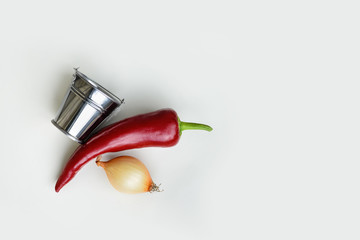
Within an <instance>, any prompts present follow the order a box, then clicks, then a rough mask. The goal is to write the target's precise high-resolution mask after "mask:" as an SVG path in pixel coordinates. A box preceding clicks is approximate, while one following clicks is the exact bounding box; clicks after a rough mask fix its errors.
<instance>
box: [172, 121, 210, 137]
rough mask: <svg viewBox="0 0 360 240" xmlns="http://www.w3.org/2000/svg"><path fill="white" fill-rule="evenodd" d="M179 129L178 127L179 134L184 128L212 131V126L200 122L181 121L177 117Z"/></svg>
mask: <svg viewBox="0 0 360 240" xmlns="http://www.w3.org/2000/svg"><path fill="white" fill-rule="evenodd" d="M179 129H180V135H181V133H182V131H184V130H205V131H208V132H210V131H212V130H213V129H212V127H210V126H208V125H205V124H201V123H190V122H182V121H180V119H179Z"/></svg>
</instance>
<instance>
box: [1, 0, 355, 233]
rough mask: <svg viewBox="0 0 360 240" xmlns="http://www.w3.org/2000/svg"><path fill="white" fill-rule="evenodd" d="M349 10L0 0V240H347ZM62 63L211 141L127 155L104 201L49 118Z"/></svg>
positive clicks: (342, 4) (330, 5) (62, 78)
mask: <svg viewBox="0 0 360 240" xmlns="http://www.w3.org/2000/svg"><path fill="white" fill-rule="evenodd" d="M359 12H360V8H359V4H358V1H318V0H311V1H306V0H305V1H196V0H192V1H98V2H95V1H76V0H71V1H57V2H55V1H38V0H32V1H1V2H0V36H1V37H0V43H1V44H0V79H1V80H0V81H1V88H0V110H1V115H0V116H1V118H0V124H1V135H0V136H1V137H0V139H1V145H0V146H1V150H2V151H1V153H2V156H1V167H0V194H1V196H0V239H159V240H160V239H277V240H279V239H287V240H288V239H347V240H349V239H359V238H360V229H359V224H360V204H359V203H360V194H359V185H360V174H359V170H360V169H359V168H360V164H359V161H360V159H359V155H360V154H359V144H360V140H359V138H360V128H359V126H360V115H359V100H360V94H359V86H360V85H359V77H360V69H359V64H360V35H359V27H360V14H359ZM73 67H80V70H81V71H82V72H84V73H85V74H86V75H88V76H89V77H91V78H93V79H94V80H96V81H97V82H99V83H100V84H102V85H103V86H105V87H106V88H107V89H109V90H111V91H112V92H114V93H115V94H116V95H118V96H119V97H121V98H125V101H126V104H125V105H124V106H123V108H122V110H121V112H120V113H119V114H118V115H116V116H115V117H114V118H113V121H117V120H121V119H123V118H126V117H129V116H132V115H135V114H139V113H145V112H149V111H153V110H157V109H160V108H164V107H171V108H173V109H175V110H176V111H177V113H178V114H179V116H180V118H181V119H182V120H185V121H196V122H203V123H207V124H209V125H211V126H212V127H213V128H214V131H213V132H211V133H208V132H201V131H197V132H196V131H192V132H191V131H188V132H184V134H183V136H182V139H181V140H180V142H179V144H178V145H177V146H175V147H173V148H167V149H160V148H148V149H140V150H131V151H126V152H123V153H117V154H108V155H106V156H105V159H110V158H111V157H115V156H117V155H121V154H127V155H132V156H135V157H137V158H139V159H141V160H142V161H143V162H144V163H145V165H146V166H147V167H148V169H149V171H150V173H151V175H152V177H153V180H154V181H155V182H156V183H161V184H162V185H161V186H162V188H163V189H164V190H165V191H164V192H162V193H154V194H140V195H126V194H122V193H119V192H117V191H115V190H114V189H113V188H112V187H111V185H110V184H109V183H108V180H107V178H106V175H105V173H104V171H103V169H101V168H98V167H97V166H96V165H95V163H94V161H92V162H90V163H89V164H88V165H86V166H85V167H84V168H83V169H82V170H81V171H80V172H79V174H78V175H77V176H76V177H75V178H74V179H73V180H72V181H71V182H70V183H69V184H68V185H66V186H65V187H64V188H63V189H62V191H61V192H60V193H55V191H54V185H55V182H56V179H57V177H58V176H59V174H60V172H61V170H62V168H63V166H64V164H65V162H66V161H67V159H68V157H69V155H70V154H71V153H72V152H73V151H74V149H75V148H76V146H77V144H76V143H75V142H72V141H71V140H70V139H68V138H67V137H66V136H65V135H63V134H62V133H61V132H60V131H59V130H57V129H56V128H55V127H54V126H53V125H52V124H51V122H50V120H51V119H52V118H53V117H54V116H55V114H56V111H57V109H58V107H59V105H60V103H61V101H62V98H63V96H64V94H65V92H66V89H67V87H68V86H69V84H70V82H71V79H72V74H73V70H72V68H73Z"/></svg>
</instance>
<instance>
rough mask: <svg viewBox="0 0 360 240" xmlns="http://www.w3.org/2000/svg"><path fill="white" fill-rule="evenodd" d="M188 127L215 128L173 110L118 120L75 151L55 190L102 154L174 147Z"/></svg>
mask: <svg viewBox="0 0 360 240" xmlns="http://www.w3.org/2000/svg"><path fill="white" fill-rule="evenodd" d="M187 129H201V130H207V131H211V130H212V128H211V127H210V126H207V125H204V124H198V123H186V122H181V121H180V120H179V118H178V116H177V114H176V112H175V111H174V110H172V109H162V110H158V111H155V112H151V113H146V114H141V115H137V116H134V117H130V118H127V119H125V120H122V121H120V122H117V123H114V124H112V125H110V126H108V127H106V128H104V129H103V130H101V131H100V132H98V133H97V134H95V135H94V136H93V137H92V138H91V139H90V140H89V141H88V142H86V143H85V144H83V145H80V146H79V147H78V148H77V149H76V150H75V152H74V153H73V155H72V156H71V157H70V159H69V161H68V163H67V164H66V166H65V168H64V170H63V172H62V174H61V175H60V177H59V179H58V181H57V183H56V186H55V191H56V192H59V191H60V189H61V188H62V187H63V186H64V185H65V184H66V183H68V182H69V181H70V180H71V179H72V178H73V177H74V176H75V175H76V173H77V172H78V171H79V170H80V169H81V168H82V166H84V165H85V164H86V163H87V162H89V161H90V160H91V159H93V158H95V157H97V156H99V155H101V154H104V153H106V152H119V151H123V150H128V149H134V148H143V147H171V146H174V145H175V144H176V143H177V142H178V141H179V139H180V136H181V132H182V131H183V130H187Z"/></svg>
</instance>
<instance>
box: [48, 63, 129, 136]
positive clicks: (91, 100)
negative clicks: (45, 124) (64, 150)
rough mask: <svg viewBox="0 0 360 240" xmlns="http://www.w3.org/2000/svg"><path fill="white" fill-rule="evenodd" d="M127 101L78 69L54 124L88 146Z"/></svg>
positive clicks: (53, 121)
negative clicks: (105, 122) (97, 131)
mask: <svg viewBox="0 0 360 240" xmlns="http://www.w3.org/2000/svg"><path fill="white" fill-rule="evenodd" d="M123 102H124V100H120V99H119V98H118V97H116V96H115V95H114V94H112V93H110V92H109V91H108V90H106V89H105V88H104V87H102V86H101V85H99V84H98V83H96V82H95V81H93V80H91V79H89V78H88V77H87V76H85V75H84V74H83V73H81V72H79V71H78V70H77V69H75V74H74V80H73V82H72V83H71V85H70V88H69V89H68V91H67V93H66V95H65V97H64V100H63V102H62V104H61V106H60V108H59V111H58V113H57V115H56V117H55V118H54V119H53V120H52V121H51V122H52V123H53V124H54V125H55V126H56V127H57V128H58V129H60V130H61V131H62V132H63V133H65V134H66V135H67V136H68V137H70V138H71V139H72V140H75V141H77V142H79V143H84V142H86V140H87V139H88V138H89V137H90V135H91V133H92V132H94V130H95V129H96V128H97V127H99V125H100V124H101V123H103V122H104V120H105V119H107V118H108V117H109V116H110V115H111V114H112V113H113V112H114V111H115V110H116V109H118V108H119V106H120V105H121V104H122V103H123Z"/></svg>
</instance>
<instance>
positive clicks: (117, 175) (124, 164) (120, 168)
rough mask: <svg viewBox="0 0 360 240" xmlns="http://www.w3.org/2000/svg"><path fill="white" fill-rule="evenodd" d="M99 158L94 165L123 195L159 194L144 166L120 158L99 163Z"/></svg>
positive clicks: (135, 160)
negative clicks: (102, 171) (98, 167)
mask: <svg viewBox="0 0 360 240" xmlns="http://www.w3.org/2000/svg"><path fill="white" fill-rule="evenodd" d="M100 160H101V156H99V157H98V158H97V159H96V164H97V165H98V166H100V167H102V168H103V169H104V170H105V172H106V175H107V177H108V179H109V181H110V183H111V185H112V186H113V187H114V188H115V189H116V190H118V191H119V192H123V193H143V192H160V190H159V186H157V185H155V184H154V182H153V181H152V179H151V176H150V173H149V171H148V170H147V168H146V167H145V165H144V164H143V163H142V162H141V161H140V160H139V159H136V158H134V157H130V156H120V157H116V158H114V159H111V160H109V161H108V162H101V161H100Z"/></svg>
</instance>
